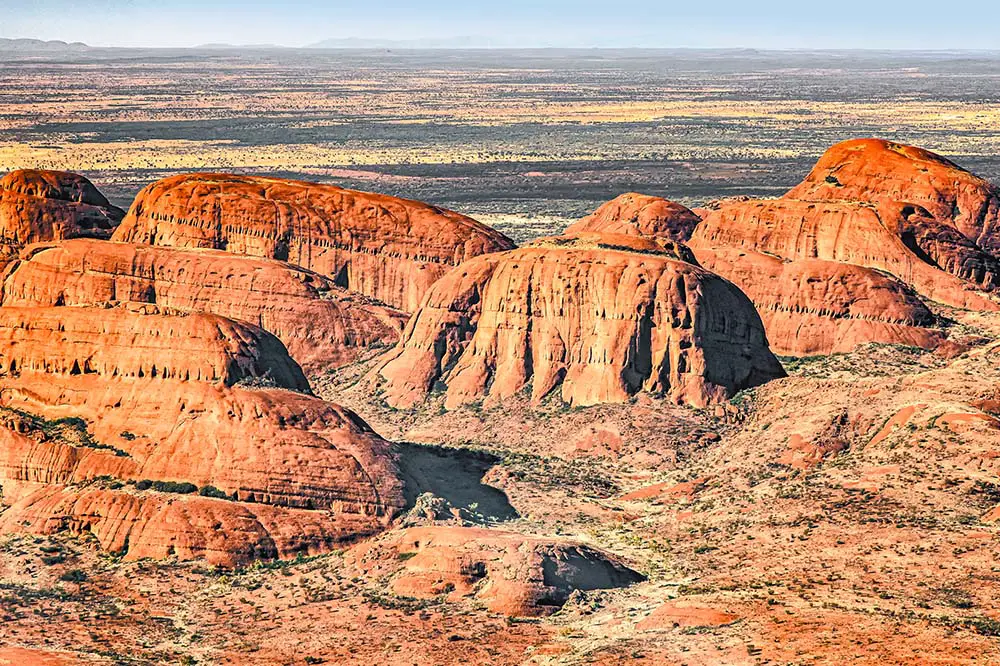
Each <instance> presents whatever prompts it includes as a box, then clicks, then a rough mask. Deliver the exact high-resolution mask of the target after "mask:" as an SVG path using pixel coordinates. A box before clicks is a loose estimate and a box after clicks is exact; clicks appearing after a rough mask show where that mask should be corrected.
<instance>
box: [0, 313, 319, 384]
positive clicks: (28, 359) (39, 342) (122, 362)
mask: <svg viewBox="0 0 1000 666" xmlns="http://www.w3.org/2000/svg"><path fill="white" fill-rule="evenodd" d="M0 373H7V374H9V375H14V376H18V377H26V376H27V375H30V374H36V375H37V374H41V375H43V376H51V375H67V376H76V375H97V376H101V377H115V378H118V377H122V378H125V377H137V378H145V377H148V378H149V379H151V380H152V379H178V380H182V381H204V382H212V383H221V384H223V385H225V386H232V385H234V384H236V383H239V382H245V381H252V380H254V379H262V378H266V379H267V380H268V381H269V382H272V383H273V384H274V385H276V386H280V387H283V388H288V389H291V390H295V391H307V390H308V389H309V384H308V382H307V381H306V378H305V376H304V375H303V374H302V370H301V369H300V368H299V366H298V365H296V363H295V362H294V361H292V359H291V358H289V357H288V354H287V352H286V351H285V349H284V347H283V346H282V345H281V343H280V342H279V341H278V340H277V339H276V338H275V337H274V336H272V335H270V334H269V333H267V332H266V331H264V330H262V329H259V328H257V327H254V326H250V325H246V324H240V323H237V322H234V321H231V320H228V319H224V318H222V317H217V316H214V315H204V314H197V315H189V316H178V317H172V316H164V315H160V314H142V313H137V312H129V311H127V310H124V309H97V308H24V307H2V308H0ZM39 379H40V380H42V381H44V380H43V379H41V378H39Z"/></svg>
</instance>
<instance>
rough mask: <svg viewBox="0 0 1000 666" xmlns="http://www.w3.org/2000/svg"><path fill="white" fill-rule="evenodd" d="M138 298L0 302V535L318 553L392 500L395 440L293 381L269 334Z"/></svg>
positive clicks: (174, 548) (203, 553) (228, 553)
mask: <svg viewBox="0 0 1000 666" xmlns="http://www.w3.org/2000/svg"><path fill="white" fill-rule="evenodd" d="M135 308H136V309H137V311H129V310H127V309H125V308H123V307H118V308H89V307H68V306H67V307H53V308H17V307H3V308H0V408H3V410H4V413H5V414H7V415H8V416H7V417H5V419H4V423H3V424H2V425H3V427H0V486H2V488H3V503H4V504H8V505H9V508H7V509H6V510H5V511H4V512H3V513H2V516H0V531H28V532H33V533H52V532H55V531H60V530H70V531H73V532H84V531H89V532H92V533H93V534H94V535H95V536H96V537H97V538H98V540H99V541H100V543H101V544H102V545H103V546H104V547H106V548H108V549H111V550H115V551H118V552H122V553H124V554H125V555H126V556H127V557H129V558H138V557H146V556H150V557H165V556H169V555H176V556H178V557H183V558H187V557H204V558H206V559H208V560H209V561H210V562H213V563H217V564H224V565H233V564H239V563H243V562H246V561H248V560H249V559H252V558H254V557H258V556H262V557H275V556H278V557H287V556H294V555H295V554H296V553H315V552H322V551H323V550H326V549H329V548H330V547H332V544H334V543H337V542H341V541H343V540H349V539H352V538H357V537H358V536H361V535H366V534H371V533H373V532H376V531H378V530H379V529H382V528H383V527H384V526H385V524H386V523H387V522H388V521H389V520H390V519H391V517H392V515H393V514H394V513H395V512H396V511H397V510H398V509H399V508H401V507H402V505H403V494H402V483H401V481H400V479H399V474H398V470H397V468H396V465H395V462H394V461H393V459H392V457H391V455H390V452H389V445H388V444H387V443H386V442H385V441H384V440H382V439H381V438H380V437H378V435H376V434H375V433H374V432H372V430H371V429H370V428H369V427H368V426H367V425H366V424H365V423H364V422H363V421H362V420H361V419H360V418H359V417H357V416H356V415H355V414H353V413H352V412H349V411H347V410H345V409H342V408H340V407H337V406H335V405H331V404H328V403H325V402H322V401H320V400H318V399H316V398H313V397H311V396H310V395H307V394H306V393H304V392H305V391H308V384H307V382H306V381H305V378H304V376H303V375H302V372H301V370H300V369H299V367H298V366H297V365H296V364H295V362H294V361H292V360H291V359H290V358H289V357H288V355H287V353H286V352H285V349H284V347H283V346H282V345H281V343H280V342H279V341H278V340H277V339H276V338H274V337H273V336H272V335H270V334H269V333H267V332H266V331H264V330H262V329H260V328H257V327H254V326H250V325H248V324H242V323H237V322H233V321H230V320H227V319H224V318H222V317H218V316H215V315H207V314H191V315H183V316H180V315H164V314H162V313H158V312H156V306H149V305H143V306H135ZM71 426H72V427H71ZM67 428H68V429H69V430H68V431H67ZM143 480H148V481H145V482H144V483H143V484H140V483H138V482H140V481H143ZM152 482H156V484H158V485H152V487H151V488H150V487H148V486H150V485H151V483H152ZM185 488H186V490H185ZM197 488H200V489H202V491H203V494H205V495H207V496H206V497H198V496H193V495H189V494H185V493H186V492H190V491H191V490H194V489H197ZM220 530H223V531H222V532H221V534H220V532H219V531H220Z"/></svg>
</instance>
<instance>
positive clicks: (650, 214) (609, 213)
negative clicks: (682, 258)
mask: <svg viewBox="0 0 1000 666" xmlns="http://www.w3.org/2000/svg"><path fill="white" fill-rule="evenodd" d="M700 220H701V218H699V217H698V216H697V215H696V214H695V213H693V212H692V211H690V210H689V209H687V208H685V207H684V206H682V205H680V204H679V203H674V202H673V201H669V200H667V199H663V198H661V197H653V196H649V195H646V194H638V193H636V192H628V193H626V194H622V195H621V196H618V197H616V198H614V199H612V200H611V201H609V202H607V203H605V204H604V205H602V206H601V207H600V208H598V209H597V210H595V211H594V212H593V213H591V214H590V215H588V216H587V217H585V218H583V219H582V220H580V221H579V222H576V223H574V224H571V225H570V226H569V227H568V228H567V229H566V233H567V234H575V233H579V232H585V231H597V232H605V233H613V234H625V235H629V236H645V237H650V238H666V239H669V240H674V241H681V242H684V241H686V240H688V239H689V238H690V237H691V233H692V232H693V231H694V228H695V227H696V226H697V225H698V222H699V221H700Z"/></svg>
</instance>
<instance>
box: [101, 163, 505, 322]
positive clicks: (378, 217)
mask: <svg viewBox="0 0 1000 666" xmlns="http://www.w3.org/2000/svg"><path fill="white" fill-rule="evenodd" d="M114 240H117V241H124V242H132V243H143V244H150V245H165V246H173V247H189V248H190V247H195V248H215V249H220V250H226V251H228V252H233V253H237V254H246V255H252V256H257V257H267V258H273V259H279V260H283V261H288V262H290V263H292V264H295V265H297V266H301V267H303V268H307V269H310V270H313V271H315V272H317V273H321V274H323V275H326V276H329V277H331V278H332V279H333V280H334V282H335V283H336V284H338V285H340V286H342V287H345V288H347V289H350V290H352V291H357V292H360V293H362V294H365V295H367V296H371V297H372V298H376V299H378V300H380V301H382V302H384V303H387V304H389V305H392V306H393V307H398V308H400V309H402V310H404V311H407V312H413V311H414V310H416V308H417V306H418V305H419V303H420V301H421V299H422V297H423V295H424V294H425V293H426V292H427V290H428V288H430V286H431V285H432V284H433V283H434V282H435V281H436V280H437V279H438V278H439V277H440V276H441V275H443V274H444V273H445V272H447V271H448V270H449V269H450V268H451V267H452V266H454V265H457V264H459V263H461V262H462V261H464V260H466V259H469V258H471V257H474V256H477V255H480V254H485V253H489V252H496V251H499V250H507V249H510V248H511V247H513V243H512V242H511V241H510V240H509V239H507V238H506V237H505V236H503V235H502V234H500V233H499V232H497V231H494V230H493V229H490V228H489V227H486V226H484V225H482V224H480V223H478V222H476V221H475V220H472V219H470V218H468V217H465V216H463V215H459V214H458V213H453V212H451V211H447V210H443V209H440V208H436V207H434V206H429V205H427V204H424V203H420V202H416V201H408V200H405V199H397V198H395V197H389V196H385V195H380V194H370V193H366V192H355V191H352V190H345V189H341V188H339V187H335V186H332V185H320V184H316V183H305V182H300V181H291V180H281V179H276V178H254V177H248V176H232V175H218V174H189V175H180V176H174V177H171V178H166V179H164V180H161V181H159V182H157V183H154V184H152V185H150V186H148V187H146V188H145V189H144V190H143V191H142V192H140V193H139V195H138V196H137V197H136V199H135V202H134V203H133V204H132V208H131V209H130V210H129V212H128V215H127V216H126V218H125V220H124V222H123V223H122V224H121V226H120V227H119V228H118V229H117V230H116V232H115V234H114Z"/></svg>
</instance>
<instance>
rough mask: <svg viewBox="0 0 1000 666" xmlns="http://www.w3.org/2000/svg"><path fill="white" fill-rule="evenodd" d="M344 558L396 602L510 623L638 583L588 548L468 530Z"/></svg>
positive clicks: (395, 541)
mask: <svg viewBox="0 0 1000 666" xmlns="http://www.w3.org/2000/svg"><path fill="white" fill-rule="evenodd" d="M351 557H352V559H354V560H355V561H356V562H357V563H358V564H359V566H360V567H361V568H362V569H364V570H365V571H366V572H367V573H369V574H373V575H390V576H392V581H391V583H390V585H391V588H392V590H393V591H394V592H395V593H396V594H400V595H404V596H411V597H417V598H421V599H428V598H433V597H438V596H440V595H448V597H449V599H452V600H456V599H461V598H463V597H466V598H474V599H476V600H478V601H480V602H483V603H485V604H486V605H487V607H488V608H489V609H490V610H491V611H493V612H496V613H503V614H505V615H508V616H515V617H516V616H537V615H545V614H549V613H553V612H555V611H557V610H558V609H559V608H560V607H561V606H562V605H563V604H564V603H565V602H566V600H567V599H568V598H569V595H570V594H571V593H572V592H573V591H574V590H600V589H609V588H616V587H625V586H628V585H631V584H633V583H637V582H640V581H642V580H644V578H643V576H642V575H640V574H639V573H637V572H635V571H633V570H631V569H629V568H628V567H626V566H625V565H623V564H621V563H620V562H618V561H616V560H615V559H613V558H612V557H611V556H610V555H607V554H605V553H602V552H600V551H598V550H595V549H593V548H590V547H588V546H584V545H580V544H574V543H571V542H565V541H555V540H551V539H535V538H530V537H525V536H523V535H520V534H516V533H511V532H502V531H500V530H486V529H477V528H470V527H450V526H449V527H446V526H433V527H413V528H410V529H407V530H403V531H401V532H397V533H394V534H392V535H389V536H388V537H387V538H386V539H383V540H381V541H379V542H377V543H371V544H365V545H363V546H359V547H358V548H356V549H355V551H354V552H353V553H352V554H351Z"/></svg>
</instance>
